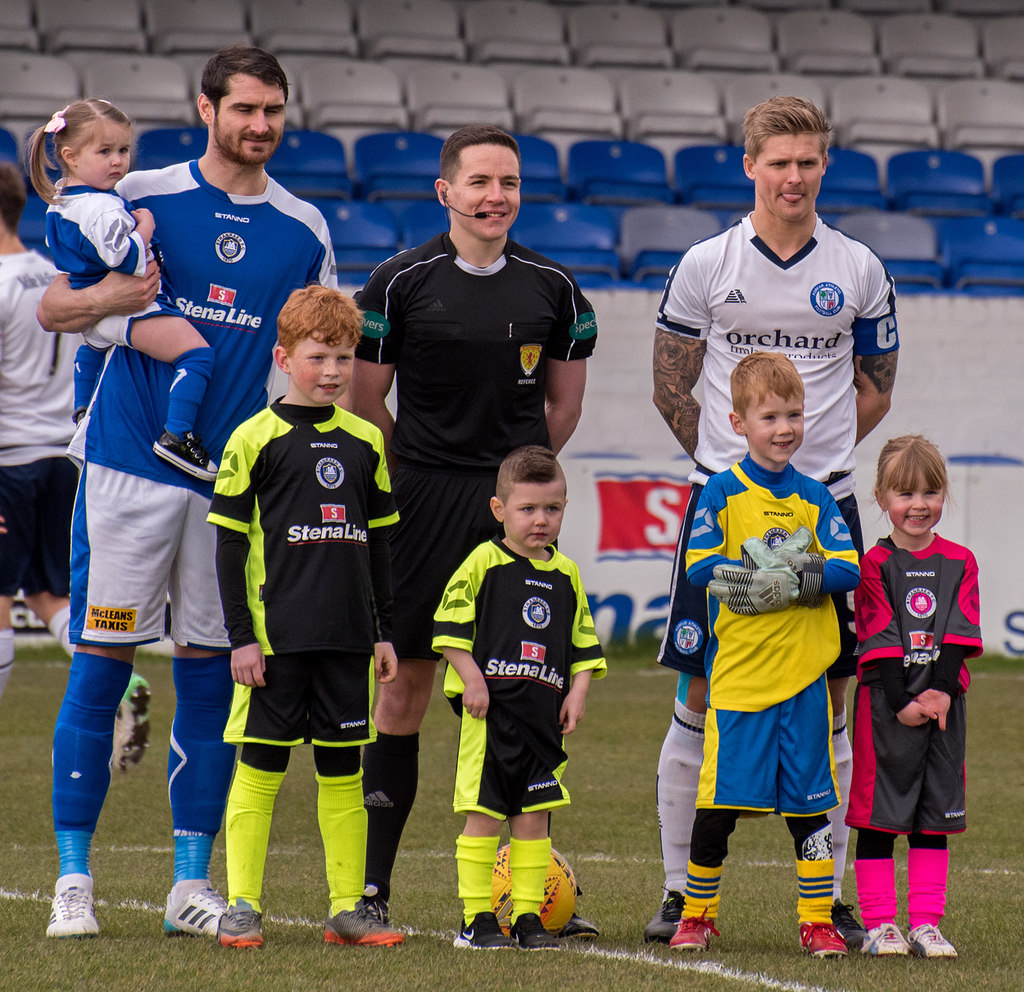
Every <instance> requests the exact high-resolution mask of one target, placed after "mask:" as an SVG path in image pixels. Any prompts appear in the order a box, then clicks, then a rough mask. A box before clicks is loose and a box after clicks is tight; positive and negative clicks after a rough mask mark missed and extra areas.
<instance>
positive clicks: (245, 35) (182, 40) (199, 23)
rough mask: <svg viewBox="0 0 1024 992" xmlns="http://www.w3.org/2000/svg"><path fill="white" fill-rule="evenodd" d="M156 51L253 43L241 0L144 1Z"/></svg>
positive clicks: (211, 49)
mask: <svg viewBox="0 0 1024 992" xmlns="http://www.w3.org/2000/svg"><path fill="white" fill-rule="evenodd" d="M143 2H144V5H145V6H144V10H145V13H146V27H147V29H148V31H149V37H150V41H151V42H152V45H153V51H154V52H157V53H158V54H172V53H174V52H201V53H203V54H205V55H206V56H207V57H209V55H210V53H211V52H215V51H216V50H217V49H218V48H222V47H223V46H225V45H234V44H249V43H250V42H251V40H252V39H251V38H250V37H249V32H248V31H247V30H246V27H245V11H244V9H243V7H242V3H241V0H217V2H216V3H211V2H209V0H171V2H168V0H143Z"/></svg>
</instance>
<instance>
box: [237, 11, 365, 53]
mask: <svg viewBox="0 0 1024 992" xmlns="http://www.w3.org/2000/svg"><path fill="white" fill-rule="evenodd" d="M249 20H250V26H251V28H252V33H253V38H254V40H255V41H256V44H257V45H259V46H260V47H262V48H265V49H267V51H270V52H274V53H275V54H277V55H280V54H281V53H283V52H290V53H296V54H297V53H304V54H322V55H333V56H338V55H352V56H355V55H358V54H359V41H358V39H357V38H356V33H355V29H354V27H353V22H352V8H351V7H350V6H349V5H348V3H347V2H345V0H259V2H256V3H253V4H252V6H251V8H250V11H249Z"/></svg>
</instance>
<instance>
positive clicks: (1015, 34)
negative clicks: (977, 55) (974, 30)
mask: <svg viewBox="0 0 1024 992" xmlns="http://www.w3.org/2000/svg"><path fill="white" fill-rule="evenodd" d="M981 50H982V54H983V55H984V58H985V64H986V66H987V67H988V71H989V72H990V73H991V74H992V75H993V76H998V77H999V78H1000V79H1024V16H1022V17H1000V18H998V19H993V20H991V21H986V22H985V23H984V24H983V25H982V27H981Z"/></svg>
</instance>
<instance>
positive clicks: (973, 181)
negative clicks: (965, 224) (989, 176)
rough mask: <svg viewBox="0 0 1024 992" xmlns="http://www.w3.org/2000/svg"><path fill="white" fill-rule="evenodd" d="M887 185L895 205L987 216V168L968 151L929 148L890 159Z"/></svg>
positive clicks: (937, 212) (929, 211)
mask: <svg viewBox="0 0 1024 992" xmlns="http://www.w3.org/2000/svg"><path fill="white" fill-rule="evenodd" d="M887 174H888V182H887V188H888V191H889V198H890V199H891V200H892V205H893V209H895V210H906V211H908V212H909V213H915V214H932V215H934V216H946V217H970V216H985V215H987V214H990V213H992V201H991V200H990V199H989V198H988V196H987V195H986V193H985V169H984V166H983V165H982V164H981V162H980V161H979V160H978V159H976V158H975V157H974V156H973V155H968V154H967V153H966V152H959V151H949V150H945V149H938V148H932V149H926V150H920V149H919V150H917V151H910V152H899V153H898V154H896V155H893V156H892V157H891V158H890V159H889V164H888V168H887Z"/></svg>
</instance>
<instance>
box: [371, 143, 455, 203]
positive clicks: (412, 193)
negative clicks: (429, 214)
mask: <svg viewBox="0 0 1024 992" xmlns="http://www.w3.org/2000/svg"><path fill="white" fill-rule="evenodd" d="M443 144H444V141H442V139H441V138H439V137H437V135H434V134H424V133H422V132H420V131H388V132H386V133H377V134H364V135H363V136H362V137H361V138H359V139H357V140H356V143H355V147H354V148H353V162H354V165H355V178H356V183H357V185H358V187H359V192H360V194H361V195H362V197H363V198H364V199H366V200H377V199H380V198H382V197H390V198H394V199H413V200H432V199H434V198H435V197H436V196H437V194H436V193H435V191H434V180H435V179H437V175H438V162H439V160H440V158H441V146H442V145H443Z"/></svg>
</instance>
